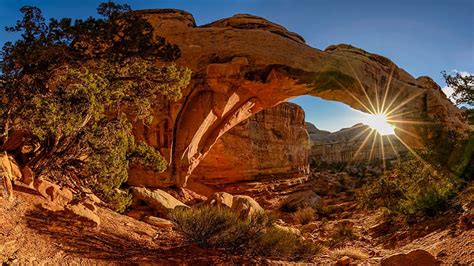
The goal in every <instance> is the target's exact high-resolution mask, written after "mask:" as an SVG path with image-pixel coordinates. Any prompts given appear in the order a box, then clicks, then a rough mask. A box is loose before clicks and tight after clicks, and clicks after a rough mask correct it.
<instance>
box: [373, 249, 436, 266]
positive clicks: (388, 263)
mask: <svg viewBox="0 0 474 266" xmlns="http://www.w3.org/2000/svg"><path fill="white" fill-rule="evenodd" d="M381 265H382V266H404V265H416V266H432V265H436V258H435V257H434V256H433V255H431V254H430V253H429V252H428V251H426V250H422V249H416V250H413V251H410V252H409V253H407V254H395V255H392V256H389V257H386V258H383V259H382V261H381Z"/></svg>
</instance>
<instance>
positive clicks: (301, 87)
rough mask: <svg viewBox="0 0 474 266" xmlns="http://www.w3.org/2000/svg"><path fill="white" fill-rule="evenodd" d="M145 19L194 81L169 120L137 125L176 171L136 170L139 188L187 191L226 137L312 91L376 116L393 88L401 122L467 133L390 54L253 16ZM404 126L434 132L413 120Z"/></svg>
mask: <svg viewBox="0 0 474 266" xmlns="http://www.w3.org/2000/svg"><path fill="white" fill-rule="evenodd" d="M137 13H138V14H141V15H143V16H144V17H146V18H147V19H148V20H149V21H150V23H151V24H152V25H153V27H154V28H155V30H156V31H155V33H156V35H160V36H163V37H165V38H166V39H167V40H168V41H169V42H170V43H174V44H177V45H178V46H179V47H180V49H181V54H182V56H181V58H180V59H178V60H177V61H176V63H177V64H179V65H183V66H186V67H189V68H190V69H191V70H192V71H193V77H192V82H191V84H190V85H189V86H188V88H187V89H186V90H185V91H183V93H184V98H183V99H182V100H181V101H179V102H177V103H157V106H156V114H157V115H158V117H160V118H159V119H157V121H154V123H153V125H152V126H151V127H149V128H138V126H137V128H136V135H137V137H139V138H140V137H141V138H143V139H145V140H148V141H149V142H150V143H151V144H152V145H154V146H155V147H157V148H158V149H160V151H162V152H163V153H165V154H166V156H167V159H168V160H169V161H170V167H169V170H168V171H167V172H166V173H163V174H161V175H157V174H156V173H153V172H149V171H145V170H143V169H139V168H133V169H131V174H130V175H131V177H130V180H129V181H130V183H132V184H136V185H144V184H145V183H146V185H153V186H166V185H177V186H185V185H186V182H187V180H188V178H189V176H191V174H192V172H193V170H194V169H195V168H196V167H197V166H198V164H199V163H200V162H201V161H202V160H203V159H204V157H205V156H206V155H207V153H208V152H209V151H210V150H211V148H212V147H213V145H214V144H215V143H216V141H217V140H218V139H219V138H220V137H221V136H222V135H223V134H224V133H226V132H227V131H228V130H230V129H231V128H233V127H234V126H236V125H237V124H239V123H240V122H242V121H244V120H245V119H247V118H249V117H250V116H252V115H253V114H255V113H257V112H259V111H261V110H263V109H267V108H271V107H273V106H276V105H278V104H279V103H281V102H285V101H287V100H288V99H290V98H292V97H295V96H299V95H304V94H309V95H314V96H318V97H321V98H324V99H328V100H335V101H340V102H344V103H346V104H348V105H350V106H351V107H353V108H355V109H359V110H362V111H367V110H365V108H366V107H370V104H369V101H368V99H371V100H372V101H373V100H375V98H376V97H377V96H378V97H380V96H381V95H385V92H386V91H387V90H385V88H386V87H389V88H390V90H388V92H387V103H389V104H390V103H392V102H393V104H391V107H392V108H393V107H395V106H400V108H399V109H397V113H403V115H400V116H399V117H398V118H399V119H408V120H426V119H427V118H430V119H434V118H436V119H438V120H440V121H441V122H443V123H444V124H445V125H447V126H448V127H450V128H452V129H456V130H458V131H463V130H466V129H467V126H465V124H463V123H462V121H461V120H460V118H459V115H460V111H459V110H458V109H457V108H455V107H454V106H453V105H452V104H451V102H450V101H449V100H448V99H447V98H446V96H445V95H444V94H443V93H442V91H441V90H440V87H439V86H438V85H437V84H436V83H434V82H433V81H432V80H431V79H429V78H427V77H420V78H418V79H415V78H414V77H412V76H411V75H409V74H408V73H407V72H406V71H404V70H403V69H401V68H398V67H397V66H396V65H395V64H394V63H393V62H392V61H390V60H389V59H387V58H385V57H382V56H379V55H375V54H371V53H368V52H365V51H363V50H361V49H358V48H355V47H352V46H350V45H335V46H330V47H328V48H326V49H325V50H324V51H322V50H319V49H315V48H312V47H310V46H308V45H306V44H305V42H304V40H303V38H302V37H301V36H299V35H297V34H295V33H291V32H289V31H288V30H286V29H285V28H284V27H282V26H280V25H277V24H275V23H272V22H269V21H267V20H265V19H263V18H260V17H256V16H251V15H236V16H233V17H231V18H227V19H223V20H219V21H216V22H213V23H210V24H207V25H203V26H199V27H198V26H196V23H195V21H194V19H193V17H192V15H191V14H189V13H187V12H184V11H178V10H143V11H138V12H137ZM391 73H393V74H392V75H391ZM391 77H392V78H391ZM361 86H362V87H361ZM398 128H400V129H403V130H406V131H410V132H413V134H418V135H420V136H422V137H423V136H425V135H426V132H425V131H424V129H423V128H422V127H418V126H415V125H414V124H400V125H398ZM397 134H399V135H400V136H401V137H402V138H403V139H404V140H405V141H406V142H407V143H410V144H412V145H414V144H420V141H419V140H418V139H417V138H414V137H412V136H411V135H410V134H406V133H405V132H404V131H402V130H399V131H398V132H397Z"/></svg>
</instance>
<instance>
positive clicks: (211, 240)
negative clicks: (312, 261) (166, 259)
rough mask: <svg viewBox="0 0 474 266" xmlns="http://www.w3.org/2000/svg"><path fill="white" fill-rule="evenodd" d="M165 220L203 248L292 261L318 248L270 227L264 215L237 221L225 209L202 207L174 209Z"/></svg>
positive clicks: (258, 214)
mask: <svg viewBox="0 0 474 266" xmlns="http://www.w3.org/2000/svg"><path fill="white" fill-rule="evenodd" d="M169 218H170V219H171V221H173V222H174V223H175V224H176V228H177V230H178V231H179V232H180V233H181V234H182V235H183V236H184V237H185V238H186V239H188V240H189V241H191V242H194V243H197V244H198V245H200V246H204V247H224V248H228V249H230V250H234V251H237V250H238V251H241V252H242V251H243V252H247V253H251V254H254V255H260V256H269V257H278V258H285V259H295V260H300V259H308V258H309V257H311V256H314V255H315V254H317V252H318V251H319V246H317V245H315V244H313V243H311V242H307V241H304V240H302V239H301V238H300V237H299V236H297V235H295V234H293V233H290V232H286V231H283V230H280V229H276V228H274V227H273V226H272V225H273V222H274V221H275V219H274V217H272V216H269V215H267V214H265V213H257V214H255V215H253V216H251V217H249V218H246V219H241V218H239V216H238V215H237V214H235V213H233V212H231V211H230V210H228V209H225V208H216V207H210V206H205V207H202V208H195V209H183V208H181V209H175V210H173V211H172V212H171V213H170V214H169Z"/></svg>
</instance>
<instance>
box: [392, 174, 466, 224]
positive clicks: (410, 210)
mask: <svg viewBox="0 0 474 266" xmlns="http://www.w3.org/2000/svg"><path fill="white" fill-rule="evenodd" d="M456 191H457V190H456V188H455V185H454V184H453V183H451V182H449V181H442V182H437V183H434V184H431V185H429V186H428V187H427V188H423V189H419V190H418V191H415V192H411V193H409V194H408V195H407V196H406V198H405V199H403V200H401V202H400V207H399V208H400V210H399V211H400V212H401V213H402V214H403V215H405V216H407V217H410V218H415V217H420V216H421V217H423V216H428V217H433V216H435V215H436V214H438V213H440V212H442V211H444V210H446V209H447V208H448V207H449V203H450V200H451V199H453V198H454V197H455V196H456Z"/></svg>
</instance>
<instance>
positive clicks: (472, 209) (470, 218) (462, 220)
mask: <svg viewBox="0 0 474 266" xmlns="http://www.w3.org/2000/svg"><path fill="white" fill-rule="evenodd" d="M462 208H463V210H464V213H463V214H462V215H461V217H459V227H460V228H461V229H463V230H471V229H473V228H474V202H470V203H466V204H464V205H463V206H462Z"/></svg>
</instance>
